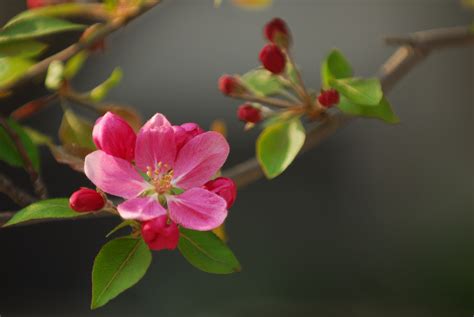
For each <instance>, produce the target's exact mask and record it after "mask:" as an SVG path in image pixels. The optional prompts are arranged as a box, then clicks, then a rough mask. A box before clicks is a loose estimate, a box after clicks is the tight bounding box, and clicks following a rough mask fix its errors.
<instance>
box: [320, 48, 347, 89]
mask: <svg viewBox="0 0 474 317" xmlns="http://www.w3.org/2000/svg"><path fill="white" fill-rule="evenodd" d="M352 74H353V71H352V67H351V65H350V64H349V61H348V60H347V59H346V58H345V57H344V55H342V53H341V52H340V51H339V50H332V51H331V53H329V55H328V56H327V57H326V58H325V59H324V61H323V63H322V65H321V80H322V83H323V87H324V88H329V81H330V80H331V79H341V78H347V77H352Z"/></svg>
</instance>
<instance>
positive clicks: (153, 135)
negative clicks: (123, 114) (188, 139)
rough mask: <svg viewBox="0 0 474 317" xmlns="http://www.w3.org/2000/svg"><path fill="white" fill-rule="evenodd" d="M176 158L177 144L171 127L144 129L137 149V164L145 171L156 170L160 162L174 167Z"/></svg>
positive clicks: (139, 136)
mask: <svg viewBox="0 0 474 317" xmlns="http://www.w3.org/2000/svg"><path fill="white" fill-rule="evenodd" d="M175 158H176V142H175V137H174V130H173V128H172V127H171V126H166V125H162V126H159V127H152V128H150V129H146V128H142V129H141V130H140V132H139V133H138V137H137V145H136V147H135V164H136V165H137V167H138V168H140V169H141V170H143V171H146V170H147V167H151V168H153V169H154V168H155V167H156V165H157V164H158V162H161V163H163V164H168V165H169V166H170V167H172V166H173V164H174V161H175Z"/></svg>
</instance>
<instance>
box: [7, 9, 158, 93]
mask: <svg viewBox="0 0 474 317" xmlns="http://www.w3.org/2000/svg"><path fill="white" fill-rule="evenodd" d="M158 3H160V0H147V1H145V2H144V3H143V4H142V5H141V7H140V8H139V10H136V11H133V12H131V13H130V14H129V15H128V16H125V17H117V18H114V19H112V20H111V21H110V22H107V23H105V24H104V25H103V26H101V27H98V28H97V30H96V31H95V32H94V33H93V34H91V35H90V36H89V37H88V38H87V39H86V40H84V41H80V42H77V43H75V44H72V45H70V46H68V47H67V48H65V49H64V50H62V51H60V52H58V53H56V54H54V55H52V56H50V57H48V58H46V59H44V60H42V61H41V62H39V63H37V64H35V65H34V66H32V67H31V68H30V69H29V70H28V71H27V72H26V73H25V74H23V76H21V77H20V78H18V79H17V80H15V81H12V82H10V83H9V84H8V85H6V86H2V87H1V89H0V95H1V94H6V93H7V92H8V91H11V90H12V89H14V88H16V87H18V86H21V85H23V84H25V83H28V82H30V81H31V80H33V79H34V78H36V77H38V76H40V75H43V74H45V73H46V71H47V70H48V67H49V64H51V62H53V61H55V60H60V61H66V60H68V59H69V58H71V57H72V56H74V55H75V54H77V53H79V52H80V51H82V50H84V49H86V48H88V47H90V46H92V45H94V44H95V43H96V42H98V41H100V40H102V39H104V38H105V37H107V36H108V35H109V34H111V33H113V32H115V31H117V30H118V29H120V28H121V27H123V26H125V25H127V24H128V22H130V21H131V20H133V19H135V18H137V17H138V16H140V15H142V14H143V13H145V12H147V11H148V10H150V9H151V8H153V7H154V6H156V5H157V4H158Z"/></svg>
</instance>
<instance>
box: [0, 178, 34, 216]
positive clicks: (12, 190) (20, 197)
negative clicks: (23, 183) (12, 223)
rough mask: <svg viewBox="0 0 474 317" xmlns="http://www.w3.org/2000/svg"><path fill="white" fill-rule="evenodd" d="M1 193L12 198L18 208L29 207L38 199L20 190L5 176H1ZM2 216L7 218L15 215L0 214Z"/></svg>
mask: <svg viewBox="0 0 474 317" xmlns="http://www.w3.org/2000/svg"><path fill="white" fill-rule="evenodd" d="M0 193H3V194H5V195H7V196H8V197H10V199H11V200H12V201H13V202H14V203H15V204H17V205H18V206H22V207H24V206H27V205H29V204H31V203H33V202H34V201H36V198H35V197H33V196H31V195H30V194H28V193H27V192H25V191H24V190H22V189H20V188H18V187H17V186H15V185H14V184H13V182H12V181H11V180H10V179H9V178H8V177H6V176H5V175H3V174H0ZM0 215H1V216H3V217H5V216H7V217H12V216H13V214H12V213H10V214H6V215H5V214H3V213H2V214H0Z"/></svg>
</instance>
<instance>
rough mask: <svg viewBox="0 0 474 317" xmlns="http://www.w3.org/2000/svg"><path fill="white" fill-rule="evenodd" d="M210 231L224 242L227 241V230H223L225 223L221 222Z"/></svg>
mask: <svg viewBox="0 0 474 317" xmlns="http://www.w3.org/2000/svg"><path fill="white" fill-rule="evenodd" d="M212 232H213V233H214V234H215V235H216V236H218V237H219V239H221V240H222V241H224V242H227V240H228V239H229V236H228V235H227V230H225V224H221V225H220V226H219V227H217V228H216V229H214V230H212Z"/></svg>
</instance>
